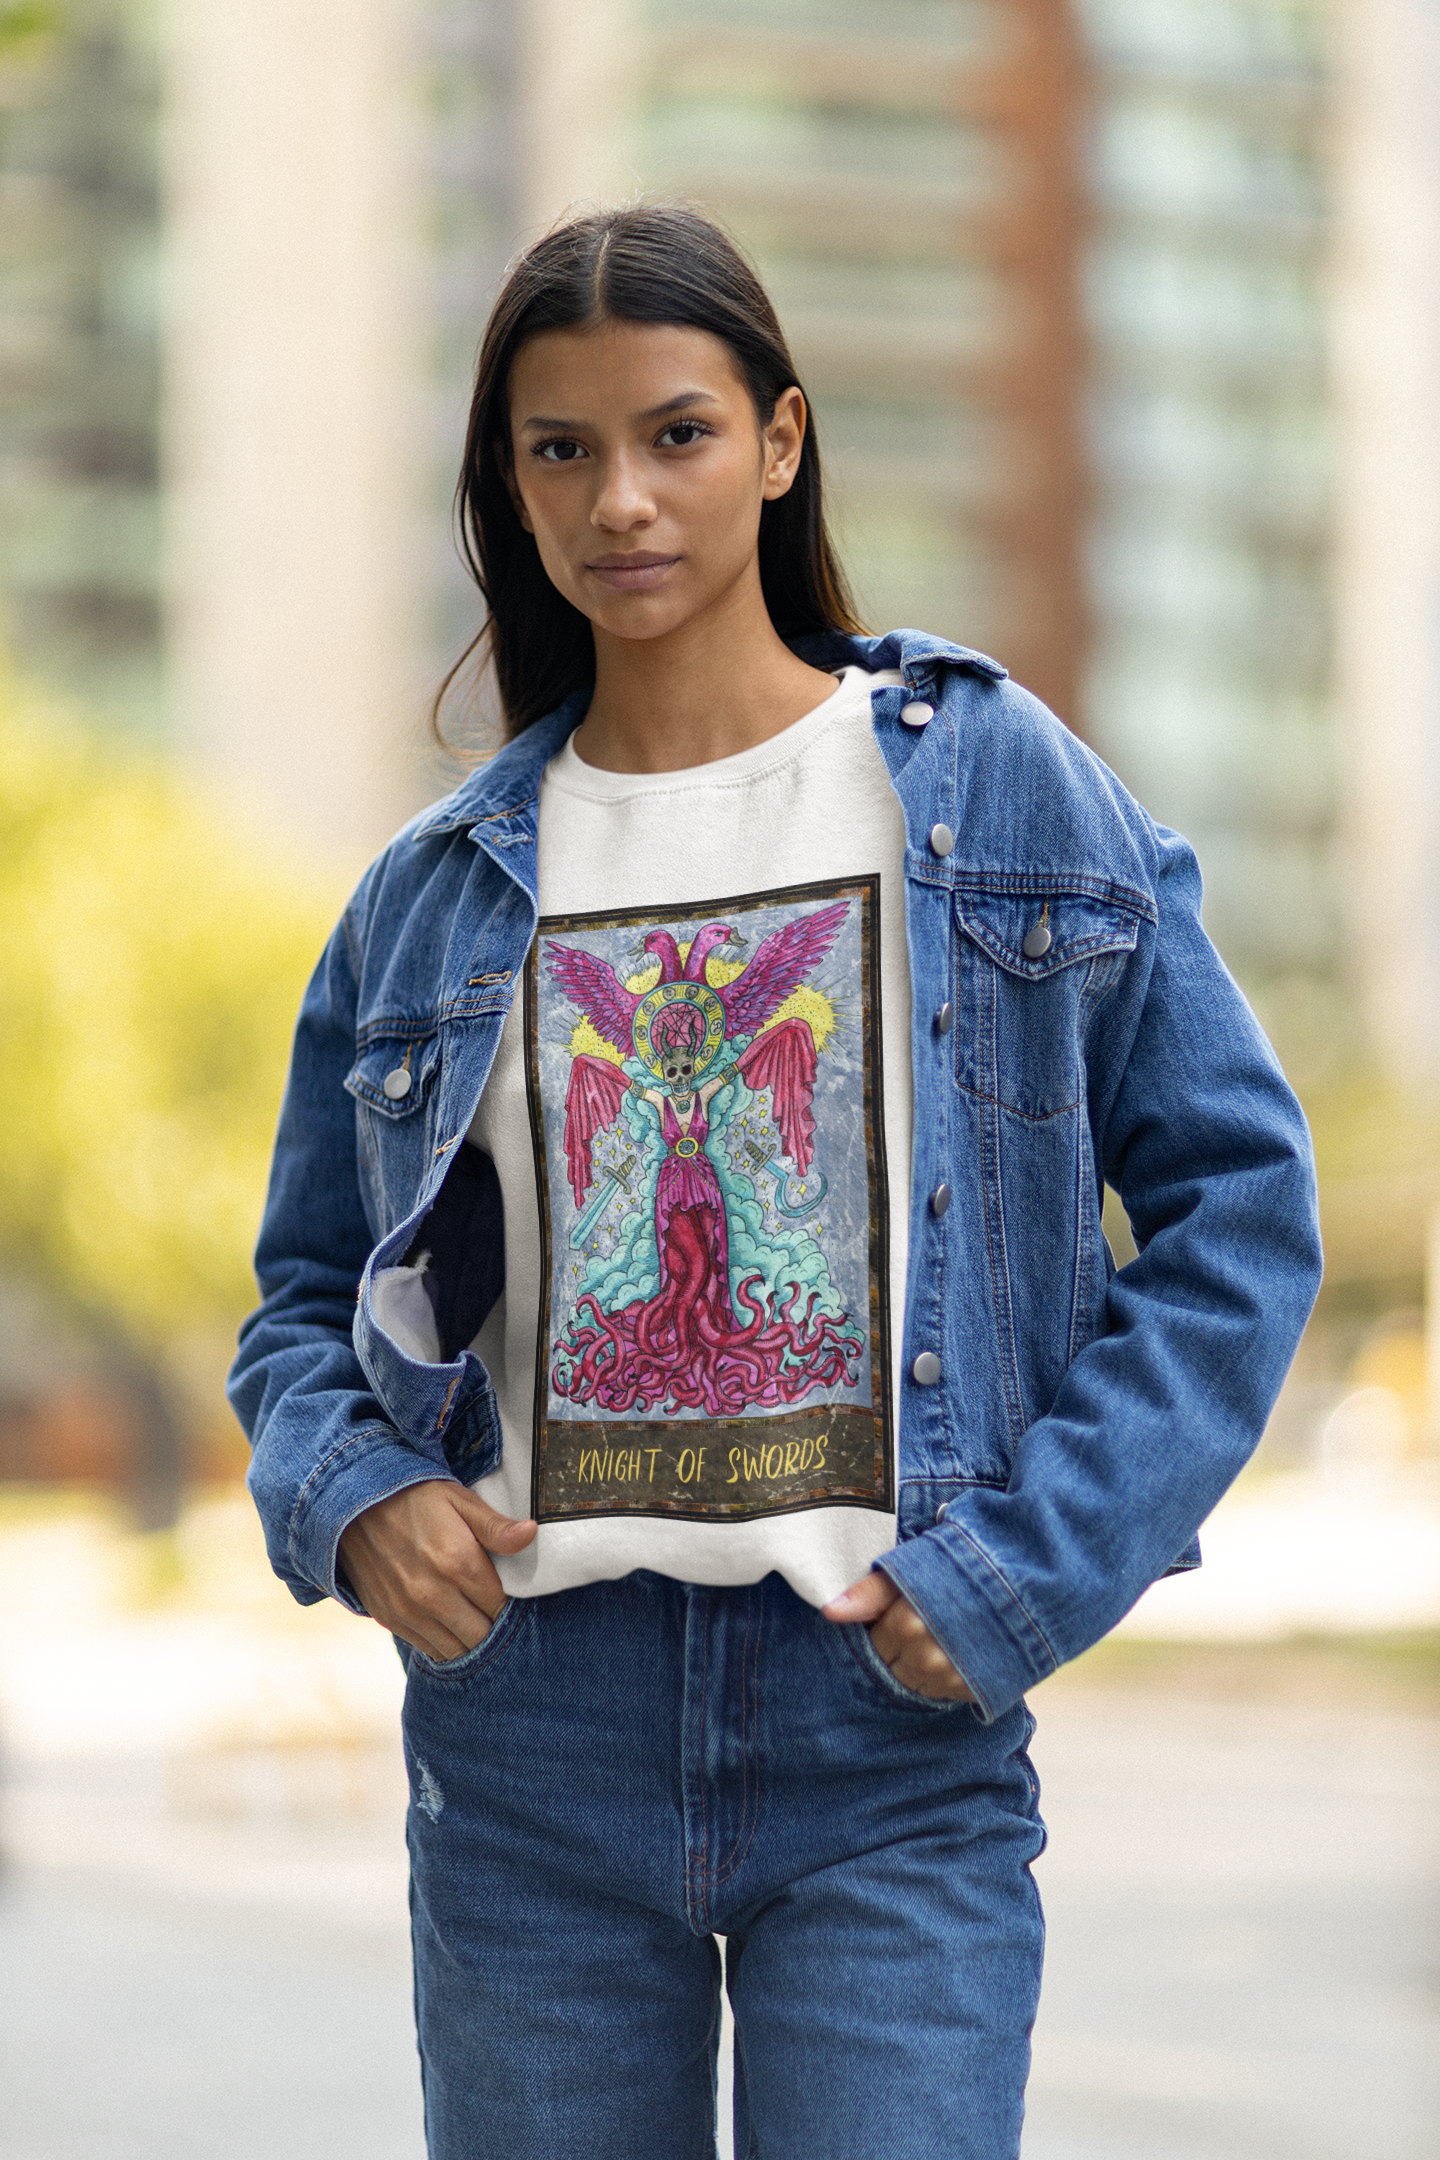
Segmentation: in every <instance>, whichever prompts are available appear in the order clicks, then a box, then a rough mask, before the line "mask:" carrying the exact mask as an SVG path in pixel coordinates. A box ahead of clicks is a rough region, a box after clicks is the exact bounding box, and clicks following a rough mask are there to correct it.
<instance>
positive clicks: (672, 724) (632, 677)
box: [573, 570, 835, 773]
mask: <svg viewBox="0 0 1440 2160" xmlns="http://www.w3.org/2000/svg"><path fill="white" fill-rule="evenodd" d="M834 687H835V682H834V678H833V676H830V675H827V674H825V673H824V672H823V670H822V669H820V668H812V667H810V666H808V665H807V663H806V662H805V661H803V660H799V659H797V658H796V656H795V654H794V653H792V652H791V651H790V648H789V647H788V646H787V645H786V644H784V643H783V642H782V640H781V639H780V637H779V636H778V635H777V634H776V630H775V626H774V624H773V623H772V622H771V620H770V616H769V613H768V611H767V609H766V606H765V602H764V599H763V597H762V595H761V591H760V580H759V573H758V570H757V571H756V573H755V576H754V578H753V580H747V581H746V583H745V586H744V587H743V588H742V589H741V590H739V591H737V592H736V593H734V594H733V595H730V596H727V600H726V601H725V602H724V603H722V604H721V605H720V606H718V607H716V608H713V609H709V610H707V611H706V613H705V614H704V615H703V616H700V617H697V618H696V619H695V620H694V621H692V622H688V623H685V624H682V626H681V627H680V628H679V629H678V630H673V631H671V632H669V633H668V634H667V635H666V636H664V637H659V638H617V637H612V636H609V635H607V634H606V633H605V632H603V631H599V630H597V631H596V633H595V694H594V696H593V697H592V698H591V700H590V706H589V710H588V711H587V712H586V715H585V718H584V720H583V722H582V723H581V725H580V727H579V728H578V729H577V731H576V733H575V736H574V738H573V740H574V744H575V750H576V754H577V755H578V756H579V757H580V758H581V759H582V760H583V762H584V763H585V764H586V765H594V766H596V767H598V768H599V770H600V771H602V772H618V773H663V772H681V771H683V770H684V769H685V768H686V767H687V766H690V765H709V764H713V762H714V761H715V759H716V758H724V757H734V756H736V755H737V754H738V753H739V752H740V751H742V750H753V749H754V748H755V747H756V745H757V744H759V743H763V742H768V741H769V740H770V738H771V736H772V735H779V734H780V733H781V732H782V731H783V730H784V729H785V728H788V727H793V726H794V724H795V722H796V721H797V720H803V718H804V717H805V715H806V713H808V712H813V711H814V709H815V707H816V706H817V705H819V704H820V703H821V702H822V701H823V700H824V699H825V698H827V697H828V696H829V695H830V693H831V691H832V690H833V689H834Z"/></svg>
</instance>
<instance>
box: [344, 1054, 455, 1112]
mask: <svg viewBox="0 0 1440 2160" xmlns="http://www.w3.org/2000/svg"><path fill="white" fill-rule="evenodd" d="M439 1070H440V1042H439V1038H438V1036H435V1035H425V1036H421V1037H419V1038H415V1037H410V1038H408V1039H407V1038H406V1037H405V1036H393V1035H386V1036H381V1037H379V1038H377V1040H376V1041H374V1042H372V1043H367V1044H366V1046H365V1048H364V1049H363V1050H362V1051H361V1053H360V1055H359V1057H358V1058H357V1059H356V1061H355V1063H354V1065H353V1066H352V1067H351V1069H350V1071H349V1073H348V1074H347V1075H346V1079H345V1085H346V1087H347V1089H348V1090H349V1092H350V1093H351V1094H352V1095H353V1096H354V1097H355V1100H356V1101H357V1102H363V1103H365V1104H367V1105H368V1107H369V1108H370V1109H372V1110H378V1111H379V1113H380V1115H381V1117H388V1118H405V1117H413V1116H414V1114H415V1112H416V1111H417V1110H418V1109H419V1108H420V1107H421V1105H422V1104H423V1103H424V1101H425V1099H426V1097H427V1096H428V1095H429V1093H430V1089H431V1087H432V1086H433V1085H434V1081H435V1075H436V1073H437V1072H438V1071H439ZM402 1076H403V1079H404V1082H405V1085H404V1086H403V1087H402V1086H401V1085H400V1081H401V1078H402ZM387 1080H388V1081H389V1082H390V1087H389V1090H388V1091H387V1089H386V1086H385V1083H386V1081H387Z"/></svg>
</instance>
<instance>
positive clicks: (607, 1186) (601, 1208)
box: [570, 1155, 635, 1252]
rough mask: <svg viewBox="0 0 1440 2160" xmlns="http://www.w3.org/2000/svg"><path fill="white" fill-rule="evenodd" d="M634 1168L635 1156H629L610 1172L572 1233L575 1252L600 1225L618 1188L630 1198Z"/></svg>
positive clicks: (571, 1241) (571, 1238)
mask: <svg viewBox="0 0 1440 2160" xmlns="http://www.w3.org/2000/svg"><path fill="white" fill-rule="evenodd" d="M634 1168H635V1157H634V1156H633V1155H627V1156H626V1158H625V1160H624V1162H623V1163H620V1164H618V1165H617V1166H616V1168H615V1169H613V1170H612V1171H611V1172H610V1175H609V1177H607V1178H606V1180H605V1182H604V1184H603V1185H602V1186H601V1187H600V1190H599V1191H598V1192H597V1193H596V1195H595V1197H594V1199H593V1200H592V1201H591V1202H590V1204H589V1206H588V1207H587V1208H586V1210H585V1212H584V1214H583V1215H582V1216H581V1217H580V1220H579V1222H577V1223H576V1225H575V1227H574V1229H573V1230H572V1231H571V1232H570V1243H571V1244H572V1245H573V1246H574V1247H575V1250H576V1251H577V1252H578V1251H579V1250H580V1247H581V1246H582V1245H583V1244H584V1243H585V1240H586V1239H587V1238H588V1237H589V1235H590V1233H591V1231H592V1230H593V1229H595V1227H596V1225H597V1224H598V1223H599V1220H600V1217H601V1216H602V1215H603V1214H604V1212H605V1210H606V1208H607V1207H609V1205H610V1202H611V1201H612V1200H613V1199H614V1197H615V1188H616V1186H617V1185H618V1186H619V1187H620V1188H621V1189H622V1191H623V1192H624V1193H625V1194H626V1196H627V1198H628V1197H630V1172H631V1171H632V1170H633V1169H634Z"/></svg>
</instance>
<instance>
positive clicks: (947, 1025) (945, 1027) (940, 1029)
mask: <svg viewBox="0 0 1440 2160" xmlns="http://www.w3.org/2000/svg"><path fill="white" fill-rule="evenodd" d="M954 1025H955V1008H954V1006H953V1005H952V1004H950V1003H949V1001H948V1000H947V1001H946V1003H945V1004H943V1005H942V1006H941V1007H940V1010H939V1012H937V1013H936V1015H935V1032H936V1034H937V1035H948V1034H949V1032H950V1030H951V1028H952V1027H954Z"/></svg>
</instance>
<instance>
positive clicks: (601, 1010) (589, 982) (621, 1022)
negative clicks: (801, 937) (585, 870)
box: [545, 939, 763, 1057]
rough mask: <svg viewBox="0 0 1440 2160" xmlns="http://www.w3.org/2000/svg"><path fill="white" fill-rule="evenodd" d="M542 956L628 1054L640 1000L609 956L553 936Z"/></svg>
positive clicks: (598, 1026)
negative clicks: (560, 942)
mask: <svg viewBox="0 0 1440 2160" xmlns="http://www.w3.org/2000/svg"><path fill="white" fill-rule="evenodd" d="M762 950H763V948H762ZM545 956H546V959H547V960H548V962H549V965H550V973H551V975H552V976H553V977H554V979H555V981H556V982H557V983H559V985H560V987H561V989H562V990H563V991H564V992H565V995H566V997H568V998H569V1000H570V1002H571V1004H572V1005H578V1006H579V1007H580V1010H581V1012H583V1013H584V1014H585V1016H586V1018H587V1019H588V1020H590V1021H591V1022H592V1024H593V1025H594V1027H595V1029H596V1032H597V1033H598V1034H600V1035H603V1036H604V1038H605V1040H606V1042H608V1043H613V1044H614V1045H615V1048H616V1049H617V1050H621V1051H623V1052H624V1053H625V1055H626V1056H627V1057H628V1056H629V1054H630V1050H631V1036H630V1028H631V1023H632V1022H633V1020H634V1018H635V1007H636V1006H637V1005H638V1004H639V1002H640V1000H639V998H637V997H636V996H635V995H634V993H633V991H630V990H627V989H626V988H625V986H624V984H623V983H622V982H621V980H620V978H619V976H618V975H617V974H616V973H615V970H614V968H612V967H611V965H610V963H609V962H608V960H597V959H596V957H595V955H594V953H588V952H581V950H580V948H579V947H578V946H576V945H557V944H556V943H555V942H554V940H553V939H547V940H546V943H545ZM755 957H756V959H757V960H758V959H759V957H760V955H759V953H757V954H756V956H755Z"/></svg>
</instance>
